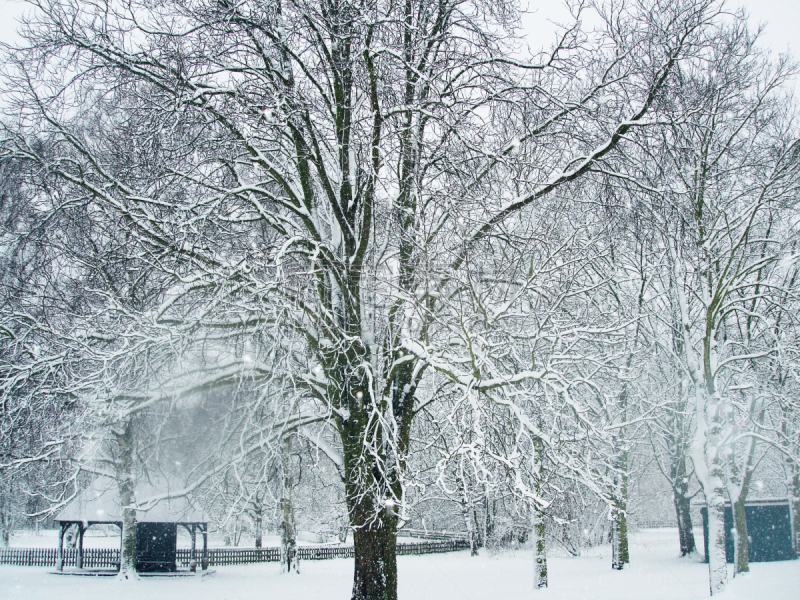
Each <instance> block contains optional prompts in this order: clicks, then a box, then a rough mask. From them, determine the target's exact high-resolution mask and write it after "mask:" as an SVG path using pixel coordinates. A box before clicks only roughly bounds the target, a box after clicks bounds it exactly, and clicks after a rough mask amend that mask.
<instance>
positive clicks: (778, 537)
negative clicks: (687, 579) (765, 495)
mask: <svg viewBox="0 0 800 600" xmlns="http://www.w3.org/2000/svg"><path fill="white" fill-rule="evenodd" d="M700 513H701V514H702V515H703V542H704V544H705V553H706V562H708V508H706V507H703V508H701V509H700ZM744 516H745V519H747V534H748V538H749V542H750V543H749V549H750V552H749V559H750V562H769V561H774V560H792V559H795V558H797V555H796V554H795V552H794V548H793V546H792V521H791V515H790V513H789V502H788V500H783V499H777V500H752V501H750V502H745V505H744ZM733 540H734V527H733V510H732V509H731V505H730V503H727V504H725V556H726V558H727V560H728V562H729V563H732V562H733V560H734V554H735V552H734V547H733Z"/></svg>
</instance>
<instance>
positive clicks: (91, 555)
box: [0, 548, 119, 568]
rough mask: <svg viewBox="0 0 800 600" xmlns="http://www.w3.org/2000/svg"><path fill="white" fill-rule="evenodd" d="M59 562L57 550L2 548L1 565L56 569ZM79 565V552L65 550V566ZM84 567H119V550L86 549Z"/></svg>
mask: <svg viewBox="0 0 800 600" xmlns="http://www.w3.org/2000/svg"><path fill="white" fill-rule="evenodd" d="M56 561H58V549H56V548H0V565H18V566H22V567H55V566H56ZM77 564H78V551H77V549H75V548H65V549H64V566H66V567H70V566H72V567H74V566H75V565H77ZM83 566H84V567H92V568H101V567H117V566H119V550H117V549H116V548H84V549H83Z"/></svg>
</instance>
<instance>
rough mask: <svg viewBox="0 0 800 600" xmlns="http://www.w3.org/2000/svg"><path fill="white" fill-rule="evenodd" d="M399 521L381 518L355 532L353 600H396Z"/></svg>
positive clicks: (374, 519)
mask: <svg viewBox="0 0 800 600" xmlns="http://www.w3.org/2000/svg"><path fill="white" fill-rule="evenodd" d="M396 528H397V525H396V519H395V518H394V517H389V516H386V515H379V516H378V517H377V518H373V519H370V520H369V522H368V523H366V524H365V525H363V526H361V527H356V528H354V529H353V543H354V546H355V556H356V560H355V573H354V576H353V596H352V600H397V532H396Z"/></svg>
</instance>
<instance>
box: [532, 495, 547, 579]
mask: <svg viewBox="0 0 800 600" xmlns="http://www.w3.org/2000/svg"><path fill="white" fill-rule="evenodd" d="M546 533H547V532H546V528H545V520H544V512H543V511H542V509H541V507H539V506H538V505H535V506H534V507H533V527H532V528H531V540H532V542H533V561H534V565H533V569H534V580H533V585H534V588H535V589H537V590H540V589H542V588H546V587H547V545H546V540H545V534H546Z"/></svg>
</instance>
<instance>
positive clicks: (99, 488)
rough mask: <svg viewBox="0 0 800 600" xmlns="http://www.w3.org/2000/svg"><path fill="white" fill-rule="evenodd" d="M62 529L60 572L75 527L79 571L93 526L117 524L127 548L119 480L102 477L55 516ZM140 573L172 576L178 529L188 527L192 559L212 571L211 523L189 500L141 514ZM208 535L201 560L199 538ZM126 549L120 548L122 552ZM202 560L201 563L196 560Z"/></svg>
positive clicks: (142, 493)
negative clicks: (66, 543)
mask: <svg viewBox="0 0 800 600" xmlns="http://www.w3.org/2000/svg"><path fill="white" fill-rule="evenodd" d="M168 491H169V486H168V485H167V484H166V483H165V482H158V484H157V485H153V484H152V483H150V482H147V483H145V482H142V483H141V484H138V485H137V486H136V490H135V492H134V495H135V497H136V498H137V500H140V501H141V500H145V499H147V498H153V497H156V496H159V495H162V494H164V493H167V492H168ZM55 521H56V522H58V523H59V524H60V525H61V528H60V531H59V535H58V559H57V563H56V568H57V569H58V570H59V571H63V569H64V535H65V534H66V532H67V531H68V530H69V528H70V527H76V528H77V544H76V545H77V559H76V566H77V568H78V569H83V567H84V560H83V558H84V552H83V536H84V534H85V533H86V530H87V529H89V527H91V526H92V525H116V526H117V527H119V530H120V548H121V547H122V543H121V542H122V506H121V504H120V500H119V492H118V487H117V482H116V481H114V480H113V479H111V478H110V477H98V478H97V479H95V480H94V481H93V482H92V484H91V485H90V486H89V487H88V488H86V489H85V490H83V491H82V492H81V493H80V494H78V495H77V496H76V497H75V498H74V499H73V500H72V501H71V502H70V503H69V504H67V506H65V507H64V509H63V510H62V511H61V512H60V513H59V514H58V516H56V518H55ZM136 521H137V525H136V570H137V571H141V572H169V571H175V570H177V566H178V565H177V539H178V527H179V526H181V527H184V528H185V529H186V531H188V532H189V534H190V535H191V538H192V552H191V561H192V564H193V565H196V564H197V563H198V562H200V564H201V566H202V568H203V569H207V568H208V523H207V521H206V520H205V518H204V517H203V514H202V513H201V512H200V511H199V510H197V508H195V507H194V506H193V505H192V504H191V502H189V501H188V500H187V499H186V498H170V499H165V500H160V501H159V502H158V503H157V504H155V505H154V506H153V507H152V508H149V509H148V510H137V511H136ZM198 533H201V534H202V535H203V551H202V555H201V556H199V557H198V556H197V534H198ZM120 551H121V550H120ZM198 558H200V561H198V560H197V559H198Z"/></svg>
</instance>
